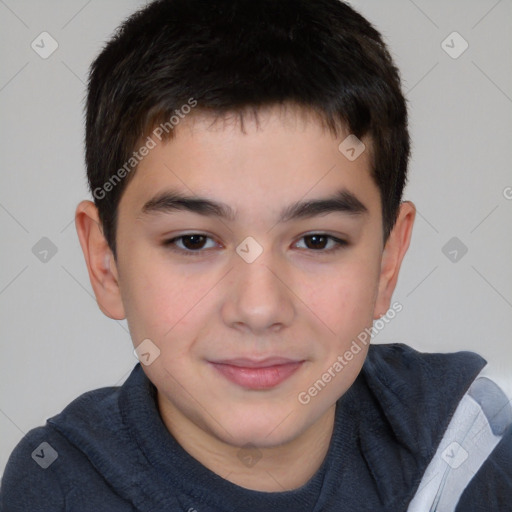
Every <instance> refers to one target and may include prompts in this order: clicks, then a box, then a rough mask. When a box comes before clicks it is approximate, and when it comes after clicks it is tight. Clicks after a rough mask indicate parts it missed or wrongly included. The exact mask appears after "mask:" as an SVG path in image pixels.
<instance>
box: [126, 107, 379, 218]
mask: <svg viewBox="0 0 512 512" xmlns="http://www.w3.org/2000/svg"><path fill="white" fill-rule="evenodd" d="M250 114H251V115H244V117H243V118H241V117H240V116H239V115H237V114H236V113H230V114H226V115H224V116H215V117H214V116H212V115H211V114H208V113H204V112H193V113H191V114H189V115H188V116H184V118H182V119H180V121H179V123H178V124H176V125H175V126H173V128H172V130H173V133H172V137H170V138H168V139H167V140H159V138H158V137H155V136H154V135H153V136H152V139H153V140H154V142H155V144H154V147H153V148H152V149H151V150H150V151H149V152H148V154H147V155H146V156H145V157H144V158H143V159H142V160H141V162H140V163H139V165H138V168H137V170H136V173H135V175H134V176H133V179H132V180H130V183H129V184H128V187H127V190H125V192H124V195H123V199H122V201H121V202H122V203H123V202H124V203H125V204H128V205H129V206H130V207H131V208H138V209H139V210H142V208H143V206H144V204H146V203H147V201H148V200H149V199H151V198H152V197H154V196H155V195H157V194H158V193H159V192H163V191H165V190H166V189H172V190H174V191H176V190H178V191H181V193H183V194H186V195H188V196H191V195H199V196H201V197H210V198H212V199H216V200H219V201H222V202H224V203H227V204H229V205H232V207H233V209H234V211H242V210H243V209H247V211H248V212H249V210H251V211H252V213H256V212H257V211H258V210H261V209H262V208H263V209H267V210H268V209H269V208H273V209H274V210H275V211H277V210H276V208H277V205H281V206H282V205H283V204H288V203H292V202H296V201H297V200H298V199H301V198H306V197H314V196H318V195H323V196H325V195H326V194H329V195H332V194H333V193H334V192H335V191H339V190H341V189H342V188H343V189H346V190H348V191H349V192H351V193H352V194H354V195H356V196H358V197H359V196H361V197H363V198H364V199H365V204H369V208H368V209H369V210H373V209H374V208H373V206H375V207H376V209H378V208H380V206H379V204H380V199H379V194H378V189H377V187H376V185H375V183H374V182H373V179H372V178H371V167H370V165H371V164H370V162H371V156H370V149H371V146H370V143H369V141H368V140H364V139H363V142H364V144H365V146H366V149H365V150H364V151H362V153H361V154H360V155H359V156H357V158H356V159H349V158H347V154H346V153H345V152H344V150H345V149H346V148H345V147H344V146H343V141H344V140H345V139H346V138H347V137H348V136H349V135H350V134H349V133H348V131H347V130H340V134H339V135H337V134H334V133H332V132H331V131H330V130H329V129H328V128H327V127H326V126H325V124H324V123H323V122H322V120H321V119H320V118H319V117H318V116H317V115H315V114H314V113H312V112H310V111H306V110H304V109H298V108H281V107H279V106H278V107H272V108H266V109H262V110H259V111H258V112H257V117H255V116H253V115H252V113H250ZM153 133H154V132H153ZM349 140H350V139H349ZM340 144H342V148H341V150H340ZM345 145H346V144H345ZM356 149H357V150H358V151H359V150H360V148H356ZM348 155H349V156H350V153H349V154H348ZM271 205H274V206H271ZM280 210H281V209H280Z"/></svg>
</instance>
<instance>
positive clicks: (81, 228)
mask: <svg viewBox="0 0 512 512" xmlns="http://www.w3.org/2000/svg"><path fill="white" fill-rule="evenodd" d="M75 225H76V230H77V234H78V238H79V240H80V246H81V247H82V251H83V253H84V258H85V263H86V265H87V270H88V272H89V280H90V281H91V286H92V288H93V290H94V295H95V296H96V301H97V302H98V306H99V308H100V309H101V311H102V312H103V313H104V314H105V315H106V316H108V317H110V318H113V319H115V320H122V319H124V318H125V312H124V307H123V302H122V299H121V291H120V288H119V275H118V271H117V266H116V263H115V259H114V257H113V254H112V251H111V250H110V247H109V246H108V243H107V241H106V239H105V237H104V235H103V230H102V228H101V222H100V219H99V215H98V210H97V208H96V206H95V205H94V203H93V202H91V201H82V202H80V204H79V205H78V206H77V209H76V212H75Z"/></svg>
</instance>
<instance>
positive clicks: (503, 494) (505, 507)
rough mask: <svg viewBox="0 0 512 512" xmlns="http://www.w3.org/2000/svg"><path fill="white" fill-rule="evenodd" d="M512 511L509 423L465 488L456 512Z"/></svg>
mask: <svg viewBox="0 0 512 512" xmlns="http://www.w3.org/2000/svg"><path fill="white" fill-rule="evenodd" d="M465 510H472V511H474V512H477V511H481V512H491V511H493V512H494V511H496V512H498V511H499V512H505V511H512V424H511V425H510V426H509V427H508V429H507V430H506V431H505V432H504V434H503V437H502V438H501V440H500V442H499V443H498V444H497V446H496V447H495V448H494V450H493V451H492V453H491V454H490V455H489V457H488V458H487V459H486V460H485V462H484V463H483V465H482V466H481V467H480V469H479V470H478V472H477V473H476V474H475V475H474V477H473V478H472V479H471V481H470V482H469V485H468V486H467V487H466V489H465V490H464V492H463V494H462V496H461V498H460V500H459V502H458V503H457V508H456V512H459V511H460V512H463V511H465Z"/></svg>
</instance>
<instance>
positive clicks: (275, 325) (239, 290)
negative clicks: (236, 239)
mask: <svg viewBox="0 0 512 512" xmlns="http://www.w3.org/2000/svg"><path fill="white" fill-rule="evenodd" d="M287 277H288V276H287V273H286V272H285V269H284V264H281V265H279V264H278V261H277V258H274V257H273V256H272V254H271V252H270V251H263V253H262V254H261V255H260V256H259V257H258V258H257V259H256V260H255V261H253V262H252V263H248V262H246V261H244V260H243V259H242V258H241V257H239V256H238V255H236V254H235V255H234V268H233V270H232V271H231V272H230V273H229V278H228V279H229V282H228V283H226V285H227V286H228V287H229V288H228V291H227V293H226V300H225V302H224V304H223V307H222V316H223V319H224V321H225V322H226V324H227V325H230V326H231V327H235V328H237V329H244V330H246V331H250V332H252V333H254V334H264V333H268V332H274V331H279V330H281V329H282V328H284V327H286V326H289V325H290V324H291V322H292V320H293V317H294V315H295V307H294V300H293V297H294V294H293V291H292V290H291V288H290V287H289V284H287V280H289V279H287Z"/></svg>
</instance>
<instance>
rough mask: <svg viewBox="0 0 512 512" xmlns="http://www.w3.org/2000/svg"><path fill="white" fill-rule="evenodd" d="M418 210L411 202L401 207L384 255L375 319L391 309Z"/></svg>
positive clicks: (406, 202) (404, 203)
mask: <svg viewBox="0 0 512 512" xmlns="http://www.w3.org/2000/svg"><path fill="white" fill-rule="evenodd" d="M415 216H416V208H415V206H414V204H413V203H412V202H410V201H405V202H403V203H402V204H401V205H400V211H399V214H398V218H397V221H396V223H395V226H394V227H393V230H392V231H391V233H390V235H389V238H388V240H387V241H386V245H385V247H384V251H383V253H382V260H381V270H380V278H379V289H378V293H377V300H376V302H375V308H374V313H373V316H374V319H377V318H380V317H381V316H383V315H384V314H385V313H386V311H387V310H388V309H389V306H390V304H391V298H392V296H393V292H394V290H395V287H396V283H397V281H398V274H399V272H400V267H401V265H402V261H403V258H404V256H405V253H406V252H407V249H408V248H409V244H410V241H411V236H412V228H413V225H414V219H415Z"/></svg>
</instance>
